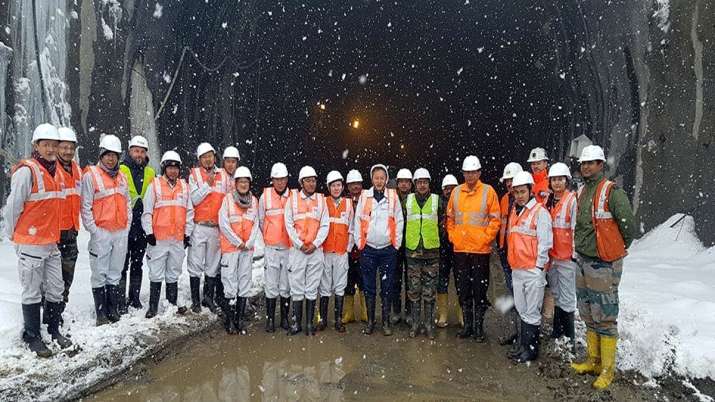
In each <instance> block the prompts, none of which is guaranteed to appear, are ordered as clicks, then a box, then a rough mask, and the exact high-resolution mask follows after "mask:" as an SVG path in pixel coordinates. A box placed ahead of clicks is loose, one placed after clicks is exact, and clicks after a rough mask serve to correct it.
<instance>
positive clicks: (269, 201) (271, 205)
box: [263, 187, 290, 248]
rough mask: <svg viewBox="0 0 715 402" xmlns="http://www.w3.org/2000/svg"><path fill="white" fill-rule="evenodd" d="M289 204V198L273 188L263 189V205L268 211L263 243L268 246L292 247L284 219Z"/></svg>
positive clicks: (265, 219) (264, 222)
mask: <svg viewBox="0 0 715 402" xmlns="http://www.w3.org/2000/svg"><path fill="white" fill-rule="evenodd" d="M288 191H289V192H290V190H288ZM287 202H288V197H283V196H282V195H280V194H278V193H277V192H276V191H275V190H274V189H273V187H266V188H264V189H263V205H264V207H265V209H266V211H265V218H264V220H263V242H264V243H265V244H266V246H273V247H285V248H288V247H290V238H289V237H288V232H287V231H286V223H285V217H284V212H285V206H286V203H287Z"/></svg>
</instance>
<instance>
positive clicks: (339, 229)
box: [323, 197, 354, 255]
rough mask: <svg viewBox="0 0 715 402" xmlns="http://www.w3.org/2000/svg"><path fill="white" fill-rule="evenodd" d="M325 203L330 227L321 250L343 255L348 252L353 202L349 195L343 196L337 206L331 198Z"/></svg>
mask: <svg viewBox="0 0 715 402" xmlns="http://www.w3.org/2000/svg"><path fill="white" fill-rule="evenodd" d="M326 204H327V205H328V214H329V216H330V229H329V230H328V237H327V238H325V242H324V243H323V251H324V252H326V253H335V254H340V255H343V254H345V253H347V252H348V243H350V222H351V221H352V219H353V214H354V212H353V205H352V204H353V202H352V200H351V199H350V198H349V197H343V198H342V199H341V201H340V205H339V206H337V207H336V206H335V202H334V201H333V200H332V199H330V200H326Z"/></svg>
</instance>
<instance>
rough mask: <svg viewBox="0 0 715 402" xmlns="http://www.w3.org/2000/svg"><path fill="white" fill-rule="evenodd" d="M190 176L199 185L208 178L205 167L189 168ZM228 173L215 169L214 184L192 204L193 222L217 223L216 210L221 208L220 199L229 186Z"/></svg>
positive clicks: (221, 199)
mask: <svg viewBox="0 0 715 402" xmlns="http://www.w3.org/2000/svg"><path fill="white" fill-rule="evenodd" d="M191 176H192V177H193V178H194V181H195V182H196V185H197V186H199V187H201V186H203V185H204V183H205V182H206V180H207V179H208V173H206V169H204V168H200V167H195V168H193V169H191ZM229 181H230V180H228V175H227V174H226V172H225V171H224V170H223V169H216V172H215V173H214V185H213V187H210V188H209V193H208V195H206V198H204V199H203V201H201V202H200V203H198V204H197V205H194V222H197V223H201V222H212V223H214V224H218V210H219V209H220V208H221V201H223V196H224V195H226V191H227V190H228V188H229V183H228V182H229Z"/></svg>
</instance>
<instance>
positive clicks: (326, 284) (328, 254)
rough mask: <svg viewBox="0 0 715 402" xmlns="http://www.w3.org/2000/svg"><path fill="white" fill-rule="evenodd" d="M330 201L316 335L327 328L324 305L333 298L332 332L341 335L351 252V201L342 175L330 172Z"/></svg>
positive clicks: (352, 215)
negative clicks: (347, 195)
mask: <svg viewBox="0 0 715 402" xmlns="http://www.w3.org/2000/svg"><path fill="white" fill-rule="evenodd" d="M326 184H327V185H328V191H329V192H330V197H329V198H328V199H327V200H326V204H327V207H328V216H329V220H330V228H329V229H328V237H327V238H326V239H325V242H324V243H323V254H324V258H325V260H324V261H325V262H324V269H323V276H322V278H321V280H320V288H319V291H320V322H319V323H318V328H317V329H318V331H322V330H324V329H325V328H326V327H327V323H328V302H329V301H330V296H331V295H332V294H334V295H335V309H334V311H335V330H336V331H338V332H345V325H343V296H344V295H345V286H346V285H347V281H348V252H349V251H350V250H352V248H353V223H354V221H355V219H354V216H355V210H354V209H353V203H352V199H350V198H349V197H343V196H342V194H343V175H342V174H340V172H338V171H336V170H333V171H331V172H330V173H328V177H327V179H326Z"/></svg>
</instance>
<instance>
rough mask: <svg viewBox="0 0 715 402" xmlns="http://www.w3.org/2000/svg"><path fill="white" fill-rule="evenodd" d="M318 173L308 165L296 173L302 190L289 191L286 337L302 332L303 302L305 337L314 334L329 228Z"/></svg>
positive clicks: (286, 220) (328, 219) (286, 223)
mask: <svg viewBox="0 0 715 402" xmlns="http://www.w3.org/2000/svg"><path fill="white" fill-rule="evenodd" d="M317 180H318V174H317V173H316V172H315V169H313V168H312V167H310V166H303V167H302V168H301V169H300V172H299V173H298V182H299V183H300V187H301V190H292V191H291V194H290V200H288V203H287V204H286V206H285V213H284V217H285V226H286V230H287V231H288V237H290V241H291V244H292V246H293V247H291V249H290V254H289V264H290V268H289V269H288V281H289V282H290V294H291V299H292V300H293V316H292V321H293V322H292V323H291V326H290V329H289V330H288V335H295V334H297V333H299V332H301V331H302V319H303V300H305V301H306V302H305V305H306V306H305V311H306V319H305V323H306V325H305V334H306V335H315V326H314V324H313V317H314V316H315V301H316V299H317V298H318V286H319V285H320V278H321V277H322V275H323V250H322V246H323V242H324V241H325V239H326V238H327V236H328V230H329V229H330V217H329V216H328V211H327V208H328V207H327V205H326V202H325V197H324V196H323V195H322V194H320V193H316V192H315V189H316V187H317V184H318V183H317Z"/></svg>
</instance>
